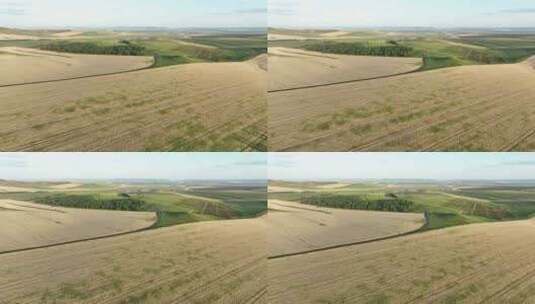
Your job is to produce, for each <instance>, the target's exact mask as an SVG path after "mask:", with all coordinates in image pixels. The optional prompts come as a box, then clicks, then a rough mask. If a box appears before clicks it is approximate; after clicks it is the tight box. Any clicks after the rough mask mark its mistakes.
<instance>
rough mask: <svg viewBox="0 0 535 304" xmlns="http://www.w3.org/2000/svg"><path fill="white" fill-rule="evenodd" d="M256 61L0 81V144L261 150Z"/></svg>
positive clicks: (261, 75)
mask: <svg viewBox="0 0 535 304" xmlns="http://www.w3.org/2000/svg"><path fill="white" fill-rule="evenodd" d="M261 61H262V60H261V59H255V60H252V61H248V62H239V63H199V64H189V65H180V66H172V67H165V68H159V69H150V70H143V71H137V72H131V73H125V74H118V75H109V76H101V77H92V78H85V79H77V80H69V81H60V82H54V83H44V84H34V85H25V86H17V87H6V88H0V109H1V110H0V129H1V130H2V131H0V142H1V144H0V150H4V151H144V150H146V151H182V150H187V151H205V150H211V151H242V150H243V151H251V150H254V151H257V150H262V151H264V150H265V149H266V132H267V131H266V124H267V117H266V112H267V110H266V94H265V90H266V85H265V77H266V75H265V74H266V71H265V70H263V69H262V68H261V67H260V66H259V62H261Z"/></svg>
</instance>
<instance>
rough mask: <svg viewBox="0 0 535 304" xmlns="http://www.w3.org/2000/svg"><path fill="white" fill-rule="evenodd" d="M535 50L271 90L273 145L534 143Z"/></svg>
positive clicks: (349, 147)
mask: <svg viewBox="0 0 535 304" xmlns="http://www.w3.org/2000/svg"><path fill="white" fill-rule="evenodd" d="M534 60H535V59H534V58H533V57H532V58H531V59H529V60H527V61H525V62H522V63H518V64H502V65H476V66H463V67H453V68H446V69H440V70H434V71H426V72H418V73H412V74H409V75H403V76H396V77H391V78H386V79H377V80H369V81H362V82H356V83H348V84H340V85H335V86H326V87H318V88H310V89H303V90H296V91H288V92H276V93H270V94H269V96H268V102H269V117H270V119H269V127H268V128H269V148H270V150H271V151H296V150H299V151H452V150H458V151H461V150H462V151H526V150H532V149H533V148H534V147H535V136H534V135H535V120H534V119H533V117H535V116H534V114H535V103H534V102H533V96H535V87H534V86H533V83H534V81H535V69H534Z"/></svg>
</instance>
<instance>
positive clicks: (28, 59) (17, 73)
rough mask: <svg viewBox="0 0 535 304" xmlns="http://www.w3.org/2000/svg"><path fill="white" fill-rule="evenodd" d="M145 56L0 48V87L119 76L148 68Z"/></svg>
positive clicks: (149, 58)
mask: <svg viewBox="0 0 535 304" xmlns="http://www.w3.org/2000/svg"><path fill="white" fill-rule="evenodd" d="M153 63H154V58H152V57H146V56H114V55H79V54H68V53H56V52H48V51H42V50H36V49H29V48H20V47H3V48H0V74H1V75H2V79H1V80H0V86H5V85H14V84H25V83H33V82H40V81H51V80H61V79H70V78H76V77H86V76H94V75H103V74H110V73H119V72H126V71H132V70H139V69H142V68H147V67H150V66H151V65H152V64H153Z"/></svg>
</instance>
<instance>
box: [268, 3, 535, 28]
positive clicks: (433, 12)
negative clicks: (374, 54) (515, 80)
mask: <svg viewBox="0 0 535 304" xmlns="http://www.w3.org/2000/svg"><path fill="white" fill-rule="evenodd" d="M269 25H270V26H274V27H336V26H349V27H373V26H433V27H535V1H533V0H379V1H370V0H330V1H326V0H270V1H269Z"/></svg>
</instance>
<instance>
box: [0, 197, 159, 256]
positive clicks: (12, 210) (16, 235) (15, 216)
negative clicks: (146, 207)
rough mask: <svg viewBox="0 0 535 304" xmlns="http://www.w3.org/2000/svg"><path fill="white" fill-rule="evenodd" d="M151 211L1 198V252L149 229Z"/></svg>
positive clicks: (151, 216)
mask: <svg viewBox="0 0 535 304" xmlns="http://www.w3.org/2000/svg"><path fill="white" fill-rule="evenodd" d="M155 221H156V215H155V214H154V213H153V212H124V211H104V210H89V209H75V208H58V207H49V206H45V205H40V204H33V203H28V202H21V201H13V200H0V240H1V241H0V252H3V251H10V250H18V249H25V248H33V247H39V246H47V245H51V244H57V243H63V242H69V241H76V240H81V239H88V238H94V237H101V236H106V235H113V234H118V233H124V232H129V231H134V230H139V229H143V228H148V227H150V226H152V224H154V222H155Z"/></svg>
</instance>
